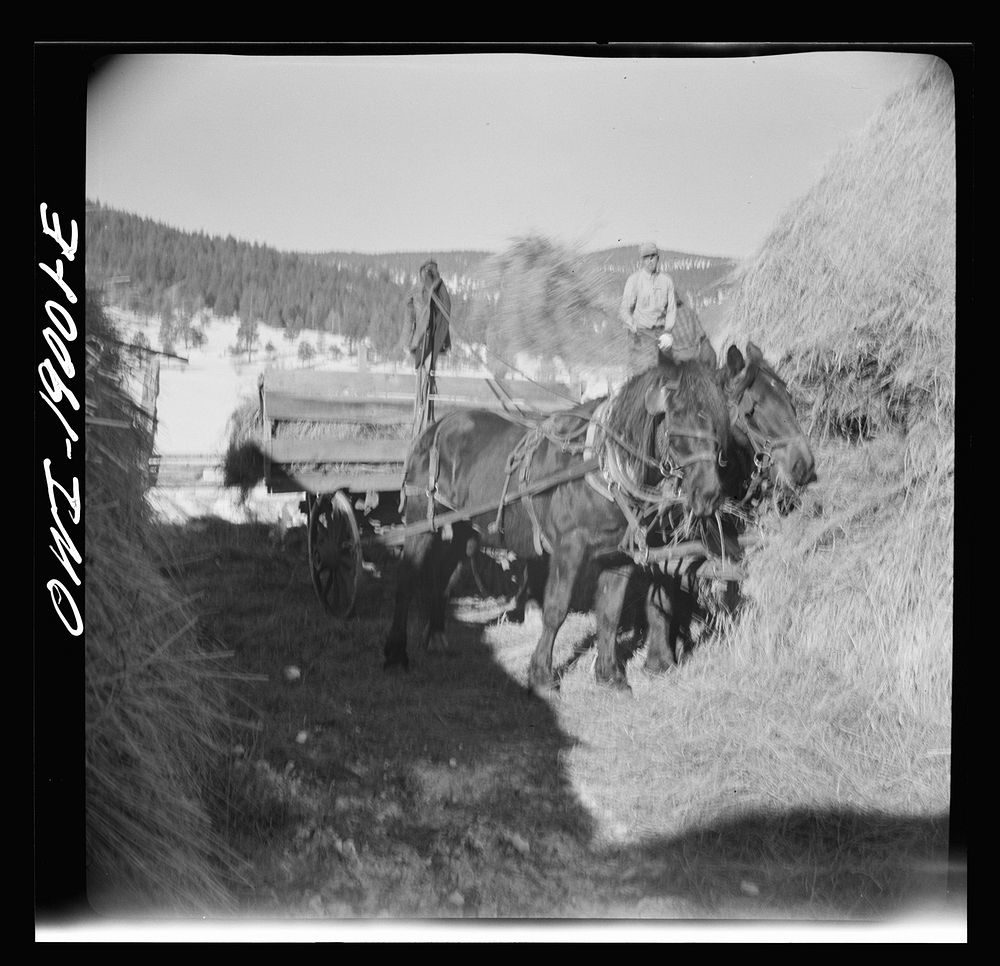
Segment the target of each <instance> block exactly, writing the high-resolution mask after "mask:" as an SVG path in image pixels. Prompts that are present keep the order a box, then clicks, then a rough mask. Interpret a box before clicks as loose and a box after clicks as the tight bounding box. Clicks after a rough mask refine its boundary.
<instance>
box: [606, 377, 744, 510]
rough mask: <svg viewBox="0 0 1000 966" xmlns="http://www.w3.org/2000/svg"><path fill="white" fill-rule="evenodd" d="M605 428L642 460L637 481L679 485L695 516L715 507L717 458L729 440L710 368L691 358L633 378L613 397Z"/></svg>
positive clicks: (719, 486)
mask: <svg viewBox="0 0 1000 966" xmlns="http://www.w3.org/2000/svg"><path fill="white" fill-rule="evenodd" d="M608 424H609V428H611V429H612V430H614V431H615V433H616V434H617V435H618V436H619V437H621V438H622V439H623V440H624V441H625V442H626V444H627V445H628V446H629V447H630V448H632V449H633V450H634V451H638V452H641V453H643V454H644V456H646V458H647V469H648V472H647V474H646V477H645V479H643V480H642V481H641V482H642V483H644V484H646V485H649V484H654V485H655V484H664V482H665V481H667V480H674V481H675V482H679V489H680V495H681V497H682V498H683V501H684V504H685V505H686V506H687V507H688V508H689V509H690V510H691V511H692V513H694V515H695V516H699V517H707V516H711V515H712V514H714V513H715V511H716V510H717V509H718V508H719V506H720V504H721V503H722V499H723V493H722V484H721V482H720V479H719V456H720V454H721V452H722V451H723V449H724V448H725V447H726V446H727V444H728V440H729V414H728V411H727V409H726V402H725V398H724V397H723V395H722V393H721V391H720V389H719V386H718V385H717V383H716V382H715V380H714V378H713V372H712V370H710V369H707V368H706V367H705V366H703V365H702V364H701V363H699V362H697V361H694V360H692V361H689V362H675V361H672V360H666V361H662V362H661V364H660V365H657V366H654V367H653V368H652V369H648V370H647V371H646V372H642V373H639V374H638V375H636V376H633V377H632V378H631V379H629V380H628V381H627V382H626V383H625V384H624V385H623V386H622V387H621V389H619V390H618V392H617V393H616V395H615V397H614V400H613V406H612V407H611V409H610V412H609V413H608Z"/></svg>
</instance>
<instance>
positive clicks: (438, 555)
mask: <svg viewBox="0 0 1000 966" xmlns="http://www.w3.org/2000/svg"><path fill="white" fill-rule="evenodd" d="M467 544H468V540H467V539H466V538H465V537H463V536H460V534H459V531H458V530H457V528H456V530H455V533H454V535H453V537H452V539H451V540H450V541H448V542H447V543H446V542H444V541H440V540H439V541H438V542H437V544H436V546H435V551H434V552H433V556H432V560H431V561H430V571H431V580H430V585H429V596H428V599H427V630H426V632H425V633H424V640H423V646H424V649H425V650H427V651H447V650H448V638H447V637H446V636H445V632H444V626H445V619H446V617H447V613H448V600H449V598H450V597H451V591H452V590H453V580H452V578H453V577H456V576H457V575H458V572H459V569H458V568H459V567H460V566H461V565H462V564H463V563H464V562H465V561H466V560H467V559H468V556H469V554H468V549H467Z"/></svg>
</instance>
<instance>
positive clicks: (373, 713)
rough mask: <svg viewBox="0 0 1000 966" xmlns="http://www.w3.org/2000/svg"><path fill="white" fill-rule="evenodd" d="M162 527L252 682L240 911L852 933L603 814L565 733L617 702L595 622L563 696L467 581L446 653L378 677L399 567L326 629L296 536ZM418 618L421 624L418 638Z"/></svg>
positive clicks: (213, 523)
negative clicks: (598, 659)
mask: <svg viewBox="0 0 1000 966" xmlns="http://www.w3.org/2000/svg"><path fill="white" fill-rule="evenodd" d="M162 527H163V532H164V535H165V539H166V540H167V543H168V544H169V546H170V547H171V548H172V554H173V558H174V560H175V564H174V566H173V572H174V576H175V578H176V579H177V580H178V582H179V584H180V586H181V587H182V589H183V590H184V591H185V592H188V593H191V594H199V595H201V596H200V601H201V607H202V614H203V621H204V625H205V629H206V632H207V633H208V635H209V637H210V638H211V639H213V640H214V641H216V642H217V643H218V645H219V646H221V647H224V648H225V649H227V650H232V651H233V655H234V656H233V664H232V671H233V672H234V674H236V675H242V676H244V680H241V681H238V682H236V685H235V688H236V693H237V694H238V696H239V701H238V707H236V708H235V709H234V712H235V713H236V714H237V715H238V716H239V717H240V718H241V719H242V720H244V721H246V722H247V723H248V726H247V727H245V728H243V729H241V730H238V731H237V734H236V735H235V737H234V744H233V747H232V749H231V750H230V754H229V758H228V761H229V764H230V766H231V768H230V772H229V776H228V783H229V788H228V791H227V795H226V800H225V802H224V803H221V804H220V813H219V815H218V816H217V820H218V823H219V825H220V827H222V828H224V829H225V830H226V834H227V837H228V838H229V840H230V842H231V844H232V845H233V847H234V848H235V849H236V851H237V852H238V853H239V854H240V855H241V856H242V857H243V860H244V862H245V865H244V868H243V879H242V881H241V882H240V883H238V884H237V886H236V894H237V896H238V901H239V907H240V909H239V915H240V917H246V918H247V919H248V920H249V919H252V920H264V921H270V922H273V923H287V922H305V921H309V922H312V923H313V924H316V923H319V922H322V923H326V924H335V923H341V924H354V925H356V926H361V925H363V924H365V923H373V922H378V923H381V924H385V925H391V926H393V927H395V926H400V925H404V924H418V925H422V926H428V925H431V924H435V923H437V924H440V923H451V924H455V923H470V922H474V923H475V924H476V925H477V927H484V928H486V929H487V930H489V929H492V928H498V927H499V928H502V926H503V924H505V923H506V924H508V926H509V925H510V924H513V923H529V924H530V923H534V924H536V925H541V924H543V923H551V924H556V923H559V924H563V925H565V924H574V925H577V926H580V927H581V928H583V929H585V930H593V929H596V928H599V927H601V928H605V929H611V928H614V929H620V928H625V927H628V926H636V925H637V924H639V925H641V927H642V928H644V929H654V928H655V929H657V930H659V929H667V930H668V933H667V935H672V934H671V933H670V932H669V930H670V929H671V928H675V929H676V928H680V927H683V926H690V925H704V926H706V927H707V928H710V929H712V928H715V929H718V928H725V925H726V924H733V923H741V924H745V925H755V926H759V927H760V928H764V927H765V926H766V925H767V924H768V923H771V924H773V923H774V922H775V921H776V922H777V923H778V928H779V934H780V935H781V936H791V935H792V931H794V930H796V929H798V928H800V927H803V926H805V925H807V924H810V923H812V924H822V923H827V922H829V923H834V922H837V921H838V920H851V919H855V920H856V918H857V917H856V916H852V915H851V914H849V913H847V912H845V909H844V908H843V907H840V906H838V905H837V904H836V903H829V902H816V901H811V900H810V897H809V896H808V895H798V894H795V893H794V892H793V893H787V894H782V890H781V885H780V883H781V873H780V869H771V870H770V871H769V872H768V873H767V875H766V876H765V877H764V878H760V879H757V880H755V879H754V878H753V877H748V876H747V875H746V874H745V873H744V872H743V871H741V870H740V869H738V868H736V867H733V868H732V869H731V870H729V871H728V872H727V870H726V861H727V855H728V854H730V853H729V852H727V848H729V847H730V846H731V842H729V843H725V839H726V834H727V833H726V832H725V831H724V830H720V832H719V836H718V837H719V841H720V843H724V844H720V846H719V848H718V850H717V852H713V851H712V849H711V848H705V845H704V843H702V842H700V841H699V843H698V845H697V847H696V848H695V849H692V843H691V842H690V841H685V840H684V839H683V838H680V839H677V840H672V839H671V838H670V837H668V836H660V837H654V838H653V839H650V838H649V837H648V836H647V837H646V838H643V836H641V835H639V834H634V833H637V830H636V829H635V828H626V827H624V826H623V825H622V822H627V821H631V819H628V816H627V814H626V813H624V812H623V813H622V814H619V815H616V814H614V809H612V810H611V811H609V810H608V808H607V794H606V789H605V792H604V794H603V795H602V796H598V795H594V794H591V793H590V792H589V791H588V787H587V785H586V783H585V782H584V783H581V781H580V780H579V769H575V770H574V769H571V768H570V767H569V762H570V759H571V758H574V757H576V758H579V757H580V756H581V755H583V756H586V755H587V754H588V753H589V749H588V748H587V747H586V745H587V744H588V743H593V744H599V743H600V741H599V738H595V734H598V735H599V729H598V732H594V731H590V732H587V734H586V735H585V736H583V737H581V734H579V733H577V734H574V733H573V732H572V731H571V730H568V729H567V728H566V727H565V725H564V723H563V721H561V718H560V705H559V702H568V703H570V704H572V705H573V706H575V707H580V706H581V703H582V702H586V703H587V704H586V706H588V707H591V706H592V707H593V708H594V714H595V716H596V717H595V720H597V721H600V720H601V715H603V714H605V713H607V711H608V709H610V708H611V704H609V702H611V703H612V704H613V703H616V702H620V701H621V700H622V698H621V697H619V696H615V695H610V694H608V693H606V692H604V691H603V690H602V689H599V688H597V687H596V685H595V683H594V680H593V676H592V671H591V668H590V666H589V665H590V657H592V651H591V652H589V653H588V650H587V646H586V645H587V641H588V639H589V635H590V634H591V633H592V625H591V623H590V618H589V617H588V616H586V615H582V614H574V615H571V617H570V619H569V620H568V621H567V624H566V627H565V628H564V631H563V633H562V634H561V636H560V640H559V642H558V644H557V652H556V655H555V657H556V663H557V664H560V663H561V664H562V665H563V670H564V671H565V672H566V673H565V675H564V677H563V688H562V697H553V698H541V697H539V696H537V695H535V694H533V693H532V692H530V691H529V690H528V689H527V688H526V687H525V680H524V678H525V674H526V668H527V659H528V655H529V654H530V650H531V648H532V647H533V645H534V641H535V640H536V639H537V633H538V624H537V623H535V622H536V621H537V616H533V615H531V614H529V616H528V618H527V620H526V621H525V623H523V624H515V623H510V622H508V621H506V619H505V618H504V617H503V616H501V611H502V609H503V605H504V601H503V600H502V599H500V598H493V599H482V598H474V597H472V596H471V586H470V585H469V583H468V581H466V583H465V584H464V585H460V586H459V588H458V599H457V600H456V601H455V607H454V610H453V614H452V619H451V622H450V625H449V643H450V648H449V650H448V651H447V652H443V653H436V652H426V651H422V650H420V649H419V648H418V647H417V646H416V645H415V643H411V648H410V655H411V661H412V666H411V669H410V671H409V672H406V673H403V672H399V673H389V674H387V673H385V672H384V671H383V669H382V653H381V649H382V645H383V642H384V638H385V634H386V631H387V629H388V624H389V619H390V617H391V609H392V599H393V594H394V579H395V566H394V563H393V561H392V560H391V559H386V560H383V561H375V564H376V568H375V570H377V572H378V575H377V576H376V575H375V573H374V572H371V573H368V574H367V575H366V576H365V578H364V580H363V583H362V588H361V593H360V596H359V600H358V604H357V608H356V613H355V615H354V616H353V617H352V618H350V619H349V620H337V619H334V618H331V617H330V616H329V615H326V614H325V613H323V612H322V610H321V608H320V606H319V604H318V602H317V600H316V598H315V596H314V594H313V590H312V586H311V583H310V579H309V570H308V566H307V559H306V554H305V547H304V535H303V533H302V532H301V530H295V529H292V530H285V531H284V532H283V531H282V528H281V527H280V526H277V525H275V524H274V523H270V524H263V523H249V522H234V521H231V520H225V519H220V518H218V517H211V516H203V517H193V518H192V517H187V518H186V519H185V520H184V521H183V522H180V520H179V518H178V519H174V520H173V521H172V522H164V523H162ZM466 592H469V593H470V595H469V596H465V593H466ZM421 621H422V618H421V616H420V614H419V613H415V614H414V615H413V617H412V619H411V641H415V639H416V636H417V634H418V632H419V629H420V625H421ZM247 676H250V677H247ZM624 700H626V701H627V700H628V699H627V698H626V699H624ZM605 753H606V751H605V749H602V748H596V747H595V748H594V749H593V755H592V756H591V757H592V759H593V760H594V761H599V760H600V755H603V754H605ZM599 767H600V766H599V765H598V768H599ZM594 780H595V781H597V782H605V783H606V782H607V781H608V780H610V779H609V776H608V775H602V774H596V775H595V779H594ZM634 780H635V781H638V782H641V780H642V779H641V776H634ZM598 799H600V800H598ZM730 834H731V833H730ZM739 834H740V836H742V838H745V837H746V836H747V835H749V836H751V837H752V836H753V835H754V834H755V833H754V832H753V830H752V829H751V830H750V831H749V832H745V831H740V833H739ZM742 838H741V841H742ZM692 855H696V856H697V857H696V859H695V860H694V861H693V862H692ZM604 935H605V933H601V936H604ZM595 938H596V937H595Z"/></svg>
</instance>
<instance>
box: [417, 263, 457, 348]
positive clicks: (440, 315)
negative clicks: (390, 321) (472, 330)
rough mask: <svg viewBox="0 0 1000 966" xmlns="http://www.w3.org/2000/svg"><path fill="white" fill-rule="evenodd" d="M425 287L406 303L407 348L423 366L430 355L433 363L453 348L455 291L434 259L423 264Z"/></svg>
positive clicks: (423, 285)
mask: <svg viewBox="0 0 1000 966" xmlns="http://www.w3.org/2000/svg"><path fill="white" fill-rule="evenodd" d="M420 280H421V283H422V285H421V289H420V291H419V292H417V293H416V294H415V295H411V296H410V298H409V299H408V300H407V303H406V312H407V318H408V320H409V331H410V340H409V344H408V346H407V349H408V351H409V353H410V355H411V356H412V357H413V365H414V367H415V368H419V367H420V366H421V365H423V363H424V361H425V360H426V359H427V357H428V356H430V357H431V366H432V367H433V365H434V362H435V360H436V359H437V357H438V356H440V355H444V353H446V352H447V351H448V350H449V349H450V348H451V333H450V332H449V323H450V321H451V295H450V294H449V293H448V288H447V286H446V285H445V284H444V279H443V278H441V276H440V275H439V274H438V270H437V265H436V264H434V262H426V263H425V264H424V265H422V266H421V267H420Z"/></svg>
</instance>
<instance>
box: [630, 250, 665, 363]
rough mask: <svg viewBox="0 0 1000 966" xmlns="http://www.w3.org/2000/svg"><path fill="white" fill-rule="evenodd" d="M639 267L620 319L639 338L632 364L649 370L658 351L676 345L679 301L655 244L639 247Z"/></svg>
mask: <svg viewBox="0 0 1000 966" xmlns="http://www.w3.org/2000/svg"><path fill="white" fill-rule="evenodd" d="M639 261H640V267H639V269H638V271H635V272H633V273H632V274H631V275H629V277H628V281H626V282H625V291H624V293H623V294H622V304H621V308H620V309H619V310H618V317H619V318H620V319H621V320H622V322H623V323H624V325H625V328H626V329H628V330H629V332H631V333H633V335H635V336H636V339H635V346H634V349H635V351H634V352H633V363H634V365H635V366H636V367H637V368H640V369H647V368H649V367H650V366H652V365H654V364H655V363H656V360H657V356H658V351H657V350H658V349H659V350H661V351H662V350H666V349H669V348H670V346H671V345H673V334H672V333H673V328H674V323H675V321H676V319H677V297H676V295H675V294H674V280H673V279H672V278H671V277H670V276H669V275H668V274H667V273H666V272H661V271H659V268H660V250H659V248H657V247H656V243H655V242H645V243H644V244H642V245H640V246H639Z"/></svg>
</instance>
